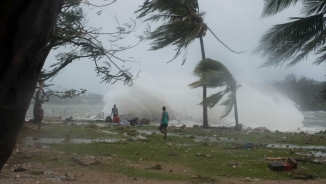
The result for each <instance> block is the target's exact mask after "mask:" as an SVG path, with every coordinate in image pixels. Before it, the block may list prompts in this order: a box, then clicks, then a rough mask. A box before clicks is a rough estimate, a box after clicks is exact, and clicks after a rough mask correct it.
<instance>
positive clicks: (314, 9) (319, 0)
mask: <svg viewBox="0 0 326 184" xmlns="http://www.w3.org/2000/svg"><path fill="white" fill-rule="evenodd" d="M302 13H304V14H305V15H306V16H310V15H315V14H319V13H326V0H313V1H305V2H304V4H303V10H302Z"/></svg>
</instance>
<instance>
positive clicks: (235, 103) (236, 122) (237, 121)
mask: <svg viewBox="0 0 326 184" xmlns="http://www.w3.org/2000/svg"><path fill="white" fill-rule="evenodd" d="M233 93H234V98H233V104H234V118H235V129H236V130H240V129H241V128H240V126H239V120H238V104H237V90H234V92H233Z"/></svg>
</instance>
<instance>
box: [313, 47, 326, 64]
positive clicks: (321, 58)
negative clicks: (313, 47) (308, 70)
mask: <svg viewBox="0 0 326 184" xmlns="http://www.w3.org/2000/svg"><path fill="white" fill-rule="evenodd" d="M316 54H317V55H318V54H321V56H319V57H318V58H317V59H316V61H315V62H314V64H315V65H319V64H321V63H322V62H325V61H326V46H324V47H322V48H320V49H319V50H318V51H317V53H316Z"/></svg>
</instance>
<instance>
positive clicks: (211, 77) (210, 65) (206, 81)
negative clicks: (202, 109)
mask: <svg viewBox="0 0 326 184" xmlns="http://www.w3.org/2000/svg"><path fill="white" fill-rule="evenodd" d="M194 75H195V76H197V77H199V80H198V81H196V82H193V83H191V84H189V86H190V87H191V88H198V87H202V86H207V87H208V88H218V87H225V89H224V90H223V91H220V92H218V93H215V94H213V95H211V96H209V97H207V98H206V99H204V101H203V102H201V103H200V104H201V105H203V104H204V103H206V104H207V105H208V106H209V107H210V108H213V107H214V106H215V105H216V104H217V103H219V102H220V100H221V99H222V98H223V96H224V95H227V99H226V100H225V101H223V102H222V103H221V105H223V106H225V111H224V113H223V115H222V116H221V119H222V118H224V117H225V116H227V115H228V114H229V113H230V112H231V110H232V108H233V106H234V102H235V100H236V98H235V97H236V96H235V95H236V90H237V82H236V81H235V79H234V78H233V76H232V74H231V73H230V72H229V70H228V69H227V68H226V67H225V66H224V65H223V64H222V63H220V62H218V61H214V60H212V59H205V60H202V61H200V62H199V63H198V64H197V66H196V68H195V70H194Z"/></svg>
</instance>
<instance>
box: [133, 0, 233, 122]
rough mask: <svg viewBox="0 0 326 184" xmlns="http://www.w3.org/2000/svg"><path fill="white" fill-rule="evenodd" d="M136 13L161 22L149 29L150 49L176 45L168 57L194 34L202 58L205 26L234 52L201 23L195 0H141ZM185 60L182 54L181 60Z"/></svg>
mask: <svg viewBox="0 0 326 184" xmlns="http://www.w3.org/2000/svg"><path fill="white" fill-rule="evenodd" d="M136 13H140V14H139V15H138V18H143V17H146V16H147V15H149V14H150V16H149V18H147V19H145V21H152V22H157V21H163V25H161V26H159V27H158V28H157V29H156V30H154V31H152V32H151V33H150V35H149V37H148V39H150V40H153V43H152V47H151V50H158V49H162V48H164V47H166V46H169V45H172V46H176V49H175V50H176V53H175V55H174V57H173V58H172V59H171V60H170V61H172V60H174V59H176V58H177V57H178V56H179V55H180V54H181V53H182V52H183V51H184V50H185V49H186V48H187V47H188V45H189V44H190V43H191V42H193V41H194V40H195V39H196V38H199V39H200V46H201V53H202V59H203V60H204V59H205V58H206V57H205V49H204V41H203V37H204V36H205V35H206V32H207V30H209V31H210V32H211V33H212V34H213V35H214V37H215V38H216V39H217V40H218V41H219V42H221V43H222V44H223V45H224V46H225V47H227V48H228V49H229V50H230V51H232V52H235V51H233V50H231V49H230V48H229V47H228V46H226V45H225V44H224V43H223V42H222V41H221V40H220V39H219V38H218V37H217V36H216V35H215V34H214V33H213V32H212V30H211V29H210V28H209V27H208V26H207V25H206V24H205V23H204V19H203V15H204V13H199V6H198V1H197V0H145V2H144V4H143V5H142V6H140V8H139V10H137V11H136ZM235 53H238V52H235ZM170 61H169V62H170ZM185 61H186V57H184V59H183V61H182V64H184V63H185ZM205 98H206V86H203V99H205ZM203 127H208V120H207V105H206V104H205V103H204V104H203Z"/></svg>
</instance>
